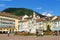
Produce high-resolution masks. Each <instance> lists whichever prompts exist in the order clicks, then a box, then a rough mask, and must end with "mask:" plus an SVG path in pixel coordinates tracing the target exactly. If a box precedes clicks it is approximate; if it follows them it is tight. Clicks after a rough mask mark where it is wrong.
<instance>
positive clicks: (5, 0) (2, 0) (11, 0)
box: [2, 0, 12, 1]
mask: <svg viewBox="0 0 60 40" xmlns="http://www.w3.org/2000/svg"><path fill="white" fill-rule="evenodd" d="M2 1H12V0H2Z"/></svg>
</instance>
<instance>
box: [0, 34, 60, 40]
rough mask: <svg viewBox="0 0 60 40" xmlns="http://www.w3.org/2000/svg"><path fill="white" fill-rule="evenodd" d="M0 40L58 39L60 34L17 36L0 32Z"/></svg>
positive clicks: (59, 39)
mask: <svg viewBox="0 0 60 40" xmlns="http://www.w3.org/2000/svg"><path fill="white" fill-rule="evenodd" d="M0 40H60V36H52V35H51V36H38V37H37V36H19V35H12V34H10V36H8V35H7V34H0Z"/></svg>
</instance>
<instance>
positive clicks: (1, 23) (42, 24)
mask: <svg viewBox="0 0 60 40" xmlns="http://www.w3.org/2000/svg"><path fill="white" fill-rule="evenodd" d="M48 25H49V26H50V29H51V30H52V31H57V30H58V31H60V17H58V16H52V17H43V18H41V17H40V16H38V15H36V14H35V12H33V15H31V16H28V15H26V14H25V15H24V16H22V17H21V16H20V17H18V16H15V15H11V14H9V13H7V14H6V13H5V12H1V13H0V32H2V33H7V32H8V31H9V32H10V33H13V32H15V31H19V32H22V31H25V32H30V33H36V30H37V29H38V30H39V31H44V30H47V26H48Z"/></svg>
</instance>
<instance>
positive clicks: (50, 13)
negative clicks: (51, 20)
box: [42, 11, 53, 16]
mask: <svg viewBox="0 0 60 40" xmlns="http://www.w3.org/2000/svg"><path fill="white" fill-rule="evenodd" d="M52 13H53V11H48V12H47V11H46V12H43V13H42V15H45V16H53V15H52Z"/></svg>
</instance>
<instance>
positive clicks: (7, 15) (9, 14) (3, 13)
mask: <svg viewBox="0 0 60 40" xmlns="http://www.w3.org/2000/svg"><path fill="white" fill-rule="evenodd" d="M0 16H5V17H10V18H16V19H18V16H15V15H13V14H11V13H6V12H0Z"/></svg>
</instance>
